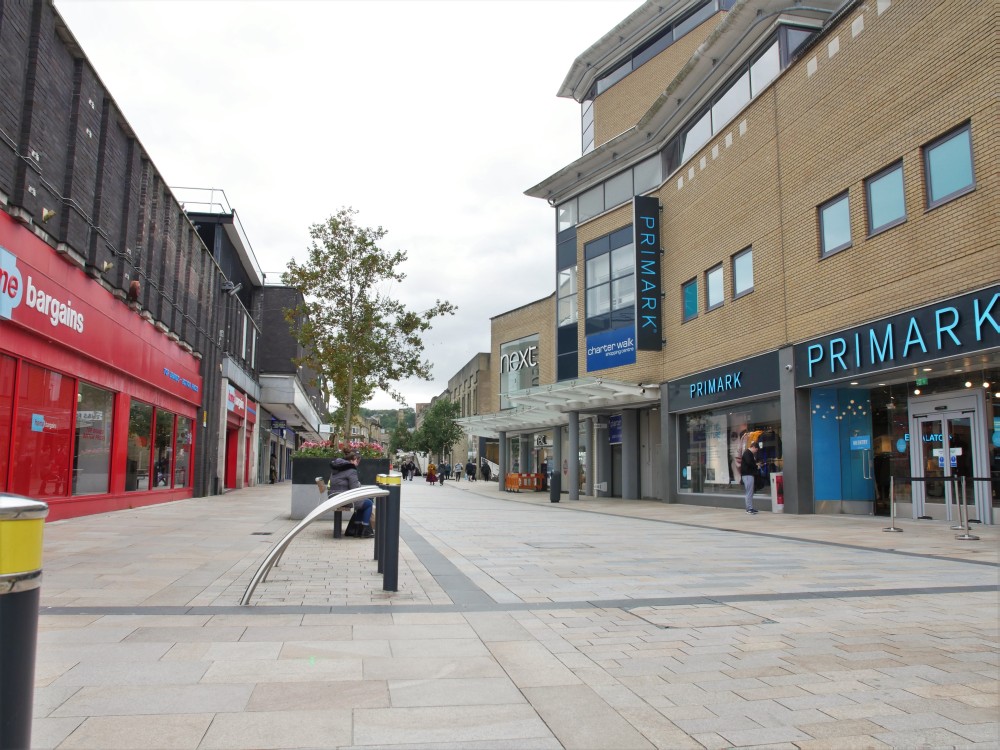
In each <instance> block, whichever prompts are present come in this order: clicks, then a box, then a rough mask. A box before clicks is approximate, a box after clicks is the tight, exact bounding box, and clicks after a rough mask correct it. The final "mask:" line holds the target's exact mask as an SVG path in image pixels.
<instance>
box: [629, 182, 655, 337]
mask: <svg viewBox="0 0 1000 750" xmlns="http://www.w3.org/2000/svg"><path fill="white" fill-rule="evenodd" d="M632 216H633V222H632V226H633V228H634V232H635V338H636V346H637V348H638V349H639V351H645V352H658V351H660V350H662V349H663V335H662V332H663V314H662V312H661V307H662V305H661V302H662V297H661V295H662V291H661V289H662V281H661V277H660V201H659V199H658V198H656V196H647V195H637V196H635V197H634V198H633V199H632Z"/></svg>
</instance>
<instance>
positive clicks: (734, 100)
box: [712, 70, 750, 133]
mask: <svg viewBox="0 0 1000 750" xmlns="http://www.w3.org/2000/svg"><path fill="white" fill-rule="evenodd" d="M749 103H750V71H749V70H748V71H747V72H745V73H744V74H743V75H741V76H740V77H739V78H737V79H736V80H735V81H734V82H733V84H732V86H730V88H729V90H728V91H726V92H725V93H723V94H722V96H720V97H719V99H718V100H717V101H716V102H715V104H713V105H712V132H713V133H718V132H719V130H720V129H721V128H723V127H725V125H726V123H727V122H729V121H730V120H732V119H733V118H734V117H736V115H738V114H739V113H740V111H742V109H743V108H744V107H745V106H747V104H749Z"/></svg>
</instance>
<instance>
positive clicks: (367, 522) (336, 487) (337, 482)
mask: <svg viewBox="0 0 1000 750" xmlns="http://www.w3.org/2000/svg"><path fill="white" fill-rule="evenodd" d="M360 463H361V456H360V455H358V454H357V453H355V452H354V451H348V452H347V453H345V454H344V457H343V458H335V459H333V460H332V461H331V462H330V469H331V471H332V472H333V473H332V474H330V483H329V489H328V490H327V493H326V494H327V497H333V496H334V495H339V494H340V493H341V492H346V491H347V490H353V489H354V488H355V487H360V486H361V480H360V479H358V464H360ZM351 520H357V521H358V522H359V523H360V524H361V532H360V533H359V534H358V536H359V537H362V538H370V537H373V536H375V532H374V531H372V527H371V520H372V499H371V498H370V497H364V498H362V499H360V500H355V501H354V515H353V516H352V519H351Z"/></svg>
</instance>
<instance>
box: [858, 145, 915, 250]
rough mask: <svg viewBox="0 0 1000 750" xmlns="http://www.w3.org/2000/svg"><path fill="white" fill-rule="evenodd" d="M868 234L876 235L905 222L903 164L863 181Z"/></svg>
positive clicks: (893, 166)
mask: <svg viewBox="0 0 1000 750" xmlns="http://www.w3.org/2000/svg"><path fill="white" fill-rule="evenodd" d="M865 196H866V198H867V202H868V234H869V235H873V234H878V233H879V232H882V231H884V230H886V229H889V228H890V227H894V226H896V225H897V224H902V223H903V222H904V221H906V198H905V196H904V195H903V163H902V162H898V163H896V164H893V165H892V166H891V167H889V168H887V169H883V170H882V171H881V172H879V173H878V174H877V175H875V176H874V177H870V178H868V179H867V180H865Z"/></svg>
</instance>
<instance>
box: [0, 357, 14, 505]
mask: <svg viewBox="0 0 1000 750" xmlns="http://www.w3.org/2000/svg"><path fill="white" fill-rule="evenodd" d="M16 374H17V361H16V360H15V359H14V358H13V357H7V356H5V355H3V354H0V490H6V489H7V471H8V469H9V463H8V458H9V456H10V434H11V427H12V424H11V423H12V420H13V418H14V376H15V375H16Z"/></svg>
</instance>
